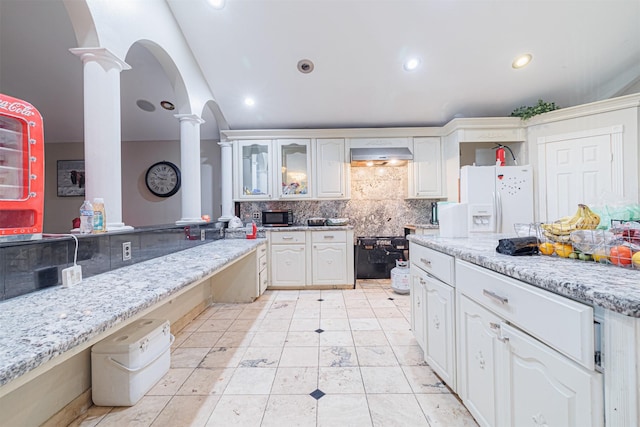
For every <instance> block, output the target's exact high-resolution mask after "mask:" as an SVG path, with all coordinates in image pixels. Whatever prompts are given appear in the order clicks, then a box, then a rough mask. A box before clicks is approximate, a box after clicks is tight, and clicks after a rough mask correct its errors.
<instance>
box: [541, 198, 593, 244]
mask: <svg viewBox="0 0 640 427" xmlns="http://www.w3.org/2000/svg"><path fill="white" fill-rule="evenodd" d="M598 224H600V216H599V215H598V214H596V213H595V212H593V211H592V210H591V209H589V207H588V206H587V205H583V204H579V205H578V210H577V212H576V213H575V214H574V215H573V216H565V217H562V218H560V219H559V220H557V221H554V222H550V223H546V224H541V225H540V227H541V228H542V231H543V234H544V236H545V237H546V238H547V239H549V240H551V241H554V242H569V241H570V237H571V232H572V231H574V230H594V229H595V228H596V227H598Z"/></svg>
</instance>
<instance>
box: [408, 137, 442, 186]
mask: <svg viewBox="0 0 640 427" xmlns="http://www.w3.org/2000/svg"><path fill="white" fill-rule="evenodd" d="M440 144H441V143H440V137H420V138H413V162H410V163H409V198H440V197H445V194H444V193H445V192H444V189H443V185H442V155H441V145H440Z"/></svg>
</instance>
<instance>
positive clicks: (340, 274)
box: [311, 243, 347, 285]
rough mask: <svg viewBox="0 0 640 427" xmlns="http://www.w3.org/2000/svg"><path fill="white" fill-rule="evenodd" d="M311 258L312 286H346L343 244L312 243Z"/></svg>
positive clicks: (345, 260) (345, 263) (345, 256)
mask: <svg viewBox="0 0 640 427" xmlns="http://www.w3.org/2000/svg"><path fill="white" fill-rule="evenodd" d="M311 258H312V267H311V268H312V270H311V276H312V283H313V284H314V285H345V284H347V247H346V245H345V244H344V243H342V244H332V243H314V244H313V247H312V249H311Z"/></svg>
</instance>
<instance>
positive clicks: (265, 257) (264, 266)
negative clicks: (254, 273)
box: [258, 254, 267, 272]
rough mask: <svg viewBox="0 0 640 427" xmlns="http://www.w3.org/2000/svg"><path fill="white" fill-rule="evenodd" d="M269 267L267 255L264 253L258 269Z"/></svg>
mask: <svg viewBox="0 0 640 427" xmlns="http://www.w3.org/2000/svg"><path fill="white" fill-rule="evenodd" d="M266 267H267V255H266V254H265V255H262V256H260V258H259V259H258V271H259V272H262V270H264V269H265V268H266Z"/></svg>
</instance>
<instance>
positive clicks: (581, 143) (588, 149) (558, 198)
mask: <svg viewBox="0 0 640 427" xmlns="http://www.w3.org/2000/svg"><path fill="white" fill-rule="evenodd" d="M612 159H613V156H612V149H611V136H610V135H597V136H588V137H584V138H575V139H569V140H562V141H557V142H553V143H548V144H545V165H546V184H547V185H546V191H545V194H546V202H547V203H546V205H547V212H546V218H541V220H542V221H555V220H557V219H558V218H560V217H563V216H565V215H573V214H574V213H575V212H576V210H577V208H578V204H579V203H584V204H587V205H593V204H595V203H597V201H598V197H600V196H601V195H602V194H603V192H611V191H612V190H613V187H612V167H611V165H612ZM543 214H544V212H543Z"/></svg>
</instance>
